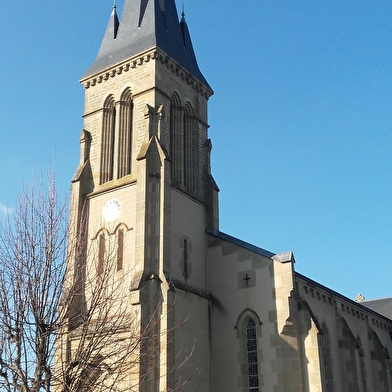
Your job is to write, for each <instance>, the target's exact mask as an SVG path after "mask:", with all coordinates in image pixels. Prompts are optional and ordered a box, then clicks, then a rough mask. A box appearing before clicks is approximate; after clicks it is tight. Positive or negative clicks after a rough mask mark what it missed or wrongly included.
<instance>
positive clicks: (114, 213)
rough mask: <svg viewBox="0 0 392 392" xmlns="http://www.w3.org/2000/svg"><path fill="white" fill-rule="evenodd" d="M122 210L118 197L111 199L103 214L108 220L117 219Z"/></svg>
mask: <svg viewBox="0 0 392 392" xmlns="http://www.w3.org/2000/svg"><path fill="white" fill-rule="evenodd" d="M120 212H121V204H120V201H119V200H118V199H110V200H109V201H108V202H107V203H106V204H105V206H104V207H103V209H102V215H103V217H104V219H105V220H106V221H107V222H112V221H114V220H115V219H117V218H118V217H119V215H120Z"/></svg>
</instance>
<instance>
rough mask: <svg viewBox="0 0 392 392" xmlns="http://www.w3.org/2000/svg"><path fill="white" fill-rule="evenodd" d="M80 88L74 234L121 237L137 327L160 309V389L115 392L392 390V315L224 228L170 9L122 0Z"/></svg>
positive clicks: (199, 103)
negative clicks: (80, 128)
mask: <svg viewBox="0 0 392 392" xmlns="http://www.w3.org/2000/svg"><path fill="white" fill-rule="evenodd" d="M81 83H82V85H83V86H84V91H85V106H84V115H83V118H84V129H83V131H82V134H81V138H80V146H81V150H80V162H79V166H78V168H77V171H76V173H75V176H74V178H73V180H72V188H71V221H70V224H71V229H73V230H74V231H75V232H78V233H79V235H80V234H81V233H82V232H83V234H84V235H85V238H86V244H87V245H86V246H88V245H89V244H90V243H97V247H98V249H99V252H100V251H101V250H102V249H104V247H105V241H108V240H109V239H111V240H112V241H114V242H113V243H114V244H116V249H115V252H116V257H117V270H116V271H115V273H116V274H121V276H122V277H123V285H124V290H125V291H126V293H127V295H128V297H129V306H128V307H127V308H126V309H125V310H124V312H129V313H130V314H131V313H132V312H138V314H139V315H140V329H141V330H143V328H144V326H145V325H146V323H147V321H146V320H149V318H150V317H151V315H152V313H154V315H156V313H157V309H158V312H159V322H158V323H157V329H158V335H157V336H158V341H157V351H156V358H155V360H154V361H153V362H151V363H150V365H149V366H151V367H152V368H154V370H153V374H154V380H152V381H151V380H150V382H149V383H145V382H144V381H143V380H142V378H141V376H140V374H141V370H140V369H141V368H142V366H141V367H140V369H139V370H138V371H139V373H138V374H136V375H133V376H132V377H130V381H129V384H123V385H122V387H121V388H119V390H121V391H124V392H127V391H134V390H138V391H148V392H158V391H160V392H164V391H167V392H168V391H171V390H173V389H174V387H173V385H174V384H175V382H176V380H177V379H178V378H179V377H181V378H182V379H183V380H186V382H185V383H183V384H182V385H181V386H180V387H178V388H177V390H180V391H200V392H237V391H238V392H245V391H247V392H248V391H249V392H263V391H265V392H321V391H322V392H388V391H392V362H391V358H390V355H391V354H392V340H391V336H392V335H391V333H392V321H391V320H390V319H389V318H388V317H386V316H383V315H381V314H379V313H377V312H376V311H374V310H371V309H370V308H367V307H366V306H365V305H364V303H359V302H355V301H352V300H350V299H348V298H346V297H344V296H342V295H340V294H339V293H337V292H334V291H332V290H330V289H329V288H327V287H324V286H322V285H320V284H319V283H317V282H315V281H313V280H311V279H308V278H307V277H306V276H303V275H301V274H299V273H297V272H296V271H295V264H294V263H295V260H294V256H293V253H292V252H284V253H280V254H275V253H273V252H270V251H267V250H264V249H261V248H259V247H257V246H254V245H252V244H249V243H246V242H243V241H241V240H239V239H237V238H234V237H231V236H229V235H227V234H225V233H223V232H221V231H220V229H219V212H218V192H219V189H218V186H217V184H216V183H215V181H214V178H213V176H212V173H211V170H210V154H211V149H212V144H211V141H210V139H209V136H208V128H209V126H208V100H209V98H210V97H211V95H212V94H213V91H212V89H211V87H210V85H209V84H208V82H207V80H206V78H205V76H204V75H203V74H202V72H201V71H200V69H199V66H198V64H197V60H196V57H195V53H194V50H193V46H192V42H191V38H190V34H189V30H188V26H187V23H186V21H185V17H184V15H182V17H181V18H179V16H178V13H177V10H176V6H175V2H174V0H125V4H124V8H123V11H122V15H121V18H119V17H118V15H117V10H116V6H114V8H113V11H112V14H111V16H110V20H109V23H108V27H107V30H106V32H105V33H104V36H103V40H102V44H101V47H100V49H99V52H98V55H97V58H96V60H95V61H94V62H93V63H92V65H91V66H90V68H89V69H88V70H87V72H86V73H85V74H84V75H83V77H82V78H81ZM81 221H83V222H84V224H81V223H80V222H81ZM100 257H101V256H97V259H100ZM85 262H86V264H87V266H88V265H89V263H93V262H94V260H93V259H92V258H91V257H90V258H89V256H88V255H87V256H86V261H85ZM75 268H77V266H76V267H75ZM176 323H178V325H177V324H176ZM174 326H175V327H174ZM170 327H173V328H172V329H171V332H170V333H168V332H167V331H168V330H169V329H170ZM71 346H72V345H71ZM71 346H69V347H68V349H69V350H72V347H71ZM121 349H122V348H121V346H119V347H118V350H119V352H121ZM188 354H189V358H187V360H186V361H184V363H183V365H182V366H181V367H178V368H177V367H176V363H177V362H178V361H181V358H182V357H185V356H186V355H188ZM151 371H152V370H151ZM131 384H132V385H131Z"/></svg>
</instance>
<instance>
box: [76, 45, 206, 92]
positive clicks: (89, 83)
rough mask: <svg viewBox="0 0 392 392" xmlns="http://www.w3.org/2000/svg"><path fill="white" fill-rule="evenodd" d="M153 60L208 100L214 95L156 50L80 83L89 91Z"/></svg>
mask: <svg viewBox="0 0 392 392" xmlns="http://www.w3.org/2000/svg"><path fill="white" fill-rule="evenodd" d="M151 60H159V61H160V62H161V64H165V65H166V67H167V68H168V69H170V70H171V72H172V73H173V74H175V75H176V76H177V77H179V78H181V79H182V80H183V81H186V83H187V84H188V85H191V86H192V88H193V89H194V90H195V91H197V92H198V93H200V94H201V95H202V96H203V97H205V98H206V99H208V98H209V97H210V96H211V95H212V94H213V92H212V91H210V90H209V89H206V88H205V86H204V85H203V84H202V83H200V82H199V81H198V80H197V79H195V78H194V77H193V76H192V75H191V74H190V73H189V72H188V71H186V70H185V69H184V68H182V67H181V66H180V65H179V64H177V63H176V62H175V61H174V60H173V59H172V58H170V57H169V56H167V55H166V54H165V53H163V52H160V51H158V50H156V49H155V50H153V51H152V52H149V53H144V54H142V55H140V56H139V57H138V58H133V59H131V60H127V61H125V62H124V63H122V64H117V65H116V66H115V67H114V68H112V69H109V70H107V69H106V70H104V71H101V72H99V73H97V74H95V75H91V76H88V77H86V78H84V79H81V80H80V83H81V84H82V85H83V87H84V88H85V89H88V88H90V87H94V86H95V85H96V84H100V83H102V82H104V81H106V80H108V79H110V78H114V77H115V76H116V75H121V74H122V73H123V72H128V71H129V70H130V69H135V68H137V67H140V66H142V65H143V64H145V63H148V62H149V61H151Z"/></svg>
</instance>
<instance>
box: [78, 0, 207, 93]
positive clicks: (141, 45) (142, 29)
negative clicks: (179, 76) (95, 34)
mask: <svg viewBox="0 0 392 392" xmlns="http://www.w3.org/2000/svg"><path fill="white" fill-rule="evenodd" d="M154 47H158V48H160V49H161V50H163V51H164V52H165V53H166V54H167V55H168V56H170V57H171V58H172V59H173V60H175V61H176V62H178V63H179V64H180V65H181V66H182V67H184V68H185V69H186V70H187V71H188V72H189V73H191V74H192V75H193V76H194V77H195V78H196V79H197V80H198V81H199V82H201V83H203V84H204V85H205V86H206V87H208V88H210V86H209V85H208V83H207V81H206V79H205V78H204V76H203V75H202V73H201V72H200V69H199V66H198V65H197V60H196V56H195V53H194V50H193V45H192V41H191V38H190V34H189V30H188V26H187V23H186V21H185V17H184V13H183V14H182V19H181V22H179V20H178V14H177V9H176V5H175V2H174V0H125V4H124V9H123V12H122V16H121V21H120V22H119V19H118V17H117V9H116V5H115V4H114V6H113V11H112V14H111V15H110V19H109V23H108V26H107V28H106V32H105V35H104V38H103V40H102V43H101V47H100V49H99V52H98V56H97V58H96V60H95V61H94V63H93V64H92V65H91V66H90V68H89V69H88V70H87V72H86V73H85V74H84V76H83V77H87V76H89V75H92V74H94V73H96V72H99V71H102V70H104V69H105V68H108V67H110V66H111V65H114V64H116V63H118V62H120V61H122V60H125V59H127V58H129V57H132V56H133V55H136V54H138V53H142V52H143V51H145V50H148V49H151V48H154Z"/></svg>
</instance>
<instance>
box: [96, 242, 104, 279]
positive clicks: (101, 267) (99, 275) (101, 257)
mask: <svg viewBox="0 0 392 392" xmlns="http://www.w3.org/2000/svg"><path fill="white" fill-rule="evenodd" d="M104 266H105V234H100V236H99V251H98V268H97V278H98V280H99V281H100V282H102V280H103V278H104V276H103V275H104Z"/></svg>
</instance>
